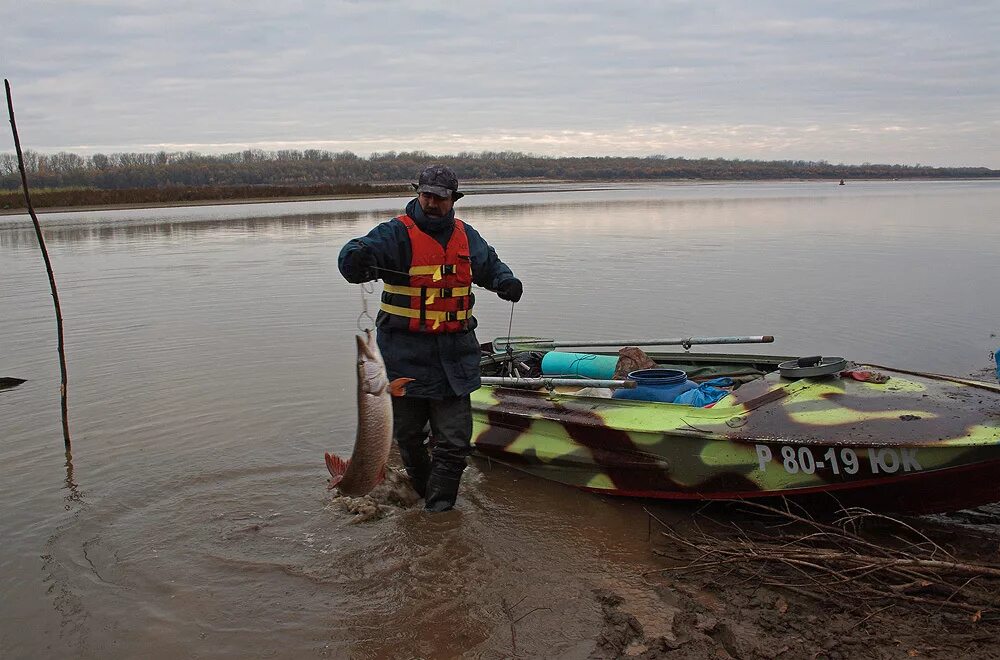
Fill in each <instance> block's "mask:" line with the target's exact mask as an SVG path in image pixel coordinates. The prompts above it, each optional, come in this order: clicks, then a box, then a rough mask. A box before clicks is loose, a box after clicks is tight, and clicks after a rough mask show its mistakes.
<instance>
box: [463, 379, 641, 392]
mask: <svg viewBox="0 0 1000 660" xmlns="http://www.w3.org/2000/svg"><path fill="white" fill-rule="evenodd" d="M481 380H482V383H483V385H499V386H500V387H521V388H532V389H537V388H540V387H561V386H564V385H567V386H570V387H574V386H577V387H635V386H636V382H635V381H634V380H595V379H590V378H545V377H544V376H543V377H541V378H510V377H507V376H483V377H482V379H481Z"/></svg>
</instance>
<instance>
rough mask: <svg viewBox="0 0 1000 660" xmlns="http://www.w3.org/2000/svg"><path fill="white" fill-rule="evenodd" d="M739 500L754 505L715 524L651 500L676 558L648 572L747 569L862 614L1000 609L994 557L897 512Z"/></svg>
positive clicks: (752, 575) (971, 613) (991, 612)
mask: <svg viewBox="0 0 1000 660" xmlns="http://www.w3.org/2000/svg"><path fill="white" fill-rule="evenodd" d="M739 504H740V505H742V506H744V507H745V508H746V509H748V510H750V511H751V512H753V513H757V514H759V515H758V516H757V517H756V518H755V519H752V520H751V521H749V522H747V523H745V524H740V525H735V526H734V525H732V524H729V525H721V527H722V529H723V531H722V532H714V531H706V529H707V527H706V526H703V525H698V524H694V525H692V527H693V529H687V528H686V529H684V530H677V529H674V528H673V527H672V526H671V525H669V524H667V523H666V522H664V521H663V520H661V519H659V518H657V517H655V516H653V514H652V513H650V512H649V511H648V510H647V513H648V514H649V516H650V517H651V519H652V520H655V521H656V522H657V523H658V524H659V525H660V526H661V527H662V532H661V533H662V535H663V536H664V537H665V538H666V539H668V541H669V545H670V546H671V550H670V552H669V553H668V552H666V551H657V554H660V555H663V556H670V557H671V558H672V559H673V560H674V561H673V562H672V563H674V564H675V565H673V566H668V567H665V568H661V569H658V570H657V571H651V572H648V573H646V574H645V575H647V576H648V575H652V574H653V573H685V574H694V573H703V572H711V574H712V576H713V579H719V578H720V577H728V576H730V575H735V576H736V577H737V578H740V577H741V576H743V579H753V580H755V581H757V582H758V583H759V584H763V585H768V586H771V587H776V588H779V589H787V590H788V591H791V592H794V593H797V594H801V595H803V596H808V597H810V598H814V599H817V600H821V601H826V602H829V603H833V604H837V605H841V606H844V607H848V608H851V609H856V610H859V611H862V612H867V613H868V617H871V616H874V615H875V614H877V613H878V612H879V611H881V610H884V609H887V608H888V607H891V606H892V605H893V604H896V605H900V606H909V607H918V608H922V609H927V608H932V609H934V610H936V611H940V612H945V611H952V612H957V613H959V614H961V615H962V616H966V617H967V618H968V620H971V621H972V622H973V623H975V622H978V621H980V620H981V619H982V618H983V616H984V615H988V616H989V617H991V618H993V619H995V618H997V616H998V615H1000V564H995V563H988V562H983V561H978V558H972V559H964V560H963V559H960V558H958V557H956V556H954V555H953V554H952V553H950V552H949V551H948V550H946V549H945V548H944V547H943V546H942V545H941V544H940V543H938V542H935V541H934V540H933V539H932V538H931V537H930V536H929V535H928V534H927V533H925V532H924V531H921V530H919V529H917V528H915V527H914V526H913V525H910V524H908V523H906V522H904V521H902V520H897V519H895V518H891V517H889V516H885V515H881V514H875V513H872V512H871V511H867V510H864V509H845V510H843V512H842V515H841V517H840V518H839V519H837V520H836V521H834V522H833V523H832V524H830V523H827V522H820V521H818V520H814V519H812V518H811V517H809V515H808V513H805V512H801V513H800V512H793V511H792V510H791V509H790V508H787V507H786V508H777V507H773V506H767V505H764V504H760V503H756V502H740V503H739ZM871 527H874V528H876V529H875V531H874V532H869V528H871ZM734 529H735V531H734ZM776 530H777V531H778V532H779V533H777V534H776V533H775V531H776ZM862 530H864V531H862ZM879 608H881V609H879ZM868 617H866V619H864V620H867V618H868Z"/></svg>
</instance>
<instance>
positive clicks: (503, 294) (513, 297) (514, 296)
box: [497, 277, 524, 303]
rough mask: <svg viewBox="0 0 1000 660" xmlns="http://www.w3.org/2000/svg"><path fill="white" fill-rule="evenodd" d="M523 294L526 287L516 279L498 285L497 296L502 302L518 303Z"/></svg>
mask: <svg viewBox="0 0 1000 660" xmlns="http://www.w3.org/2000/svg"><path fill="white" fill-rule="evenodd" d="M522 293H524V285H523V284H521V280H519V279H517V278H516V277H512V278H510V279H509V280H504V281H503V282H501V283H500V284H498V285H497V295H498V296H500V299H501V300H509V301H511V302H515V303H516V302H517V301H518V300H520V299H521V294H522Z"/></svg>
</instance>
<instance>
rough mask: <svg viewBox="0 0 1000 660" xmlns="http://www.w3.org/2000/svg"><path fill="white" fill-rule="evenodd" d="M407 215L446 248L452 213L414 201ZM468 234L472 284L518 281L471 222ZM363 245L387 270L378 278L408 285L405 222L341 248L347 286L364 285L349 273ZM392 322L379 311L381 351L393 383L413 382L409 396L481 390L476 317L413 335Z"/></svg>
mask: <svg viewBox="0 0 1000 660" xmlns="http://www.w3.org/2000/svg"><path fill="white" fill-rule="evenodd" d="M406 215H408V216H410V217H411V218H413V220H414V222H415V223H416V224H417V227H419V228H420V230H421V231H423V232H424V233H426V234H428V235H429V236H431V237H432V238H434V239H435V240H437V242H438V243H440V244H441V245H442V246H445V245H447V244H448V240H449V239H450V238H451V233H452V231H453V229H454V227H455V215H454V212H452V213H450V214H448V216H446V217H444V218H429V217H427V216H425V215H424V213H423V210H422V209H421V208H420V204H419V203H417V200H416V199H413V200H410V203H409V204H407V205H406ZM465 232H466V235H467V236H468V239H469V253H470V255H469V256H470V258H471V260H472V281H473V283H474V284H476V285H478V286H481V287H483V288H485V289H489V290H490V291H496V290H497V288H498V287H499V286H500V284H501V283H502V282H504V281H506V280H508V279H511V278H513V277H514V275H513V273H511V270H510V268H508V267H507V264H505V263H504V262H502V261H500V257H498V256H497V253H496V250H494V249H493V248H492V247H491V246H490V245H489V244H488V243H487V242H486V241H485V240H483V237H482V236H480V235H479V232H477V231H476V230H475V229H473V228H472V227H470V226H469V225H468V224H466V225H465ZM361 245H365V246H367V247H368V248H369V249H371V251H372V253H374V255H375V259H376V262H377V264H378V267H379V268H381V269H385V270H384V271H378V272H377V273H376V275H377V276H378V277H379V278H380V279H384V280H385V281H387V282H393V283H397V284H405V283H406V282H407V281H408V279H409V278H408V276H406V275H404V273H406V272H407V271H408V270H409V267H410V259H411V257H412V254H413V252H412V250H411V248H410V237H409V235H408V234H407V232H406V227H404V226H403V223H401V222H399V221H398V220H396V219H392V220H389V221H387V222H383V223H382V224H380V225H378V226H376V227H375V228H374V229H372V230H371V231H370V232H368V234H367V235H366V236H363V237H361V238H355V239H353V240H351V241H348V243H347V245H345V246H344V247H343V249H341V251H340V257H339V259H338V262H337V263H338V266H339V268H340V273H341V274H342V275H343V276H344V278H345V279H347V281H348V282H360V281H362V280H361V279H359V278H361V277H363V274H361V273H354V272H352V270H351V254H352V253H353V252H354V251H355V250H357V249H358V248H359V247H360V246H361ZM390 271H396V272H390ZM388 323H389V315H387V314H386V313H385V312H382V311H379V313H378V317H377V318H376V319H375V325H376V327H377V328H378V347H379V350H381V351H382V357H383V359H384V360H385V366H386V370H387V371H388V372H389V378H390V379H395V378H400V377H406V378H413V379H414V382H412V383H409V384H408V385H407V386H406V394H407V396H416V397H425V398H442V397H446V396H459V395H463V394H468V393H469V392H472V391H473V390H475V389H477V388H478V387H479V385H480V382H479V340H478V339H477V338H476V332H475V328H476V323H477V322H476V319H475V317H474V316H472V317H470V318H469V328H468V330H466V331H463V332H448V333H425V332H409V331H404V330H394V329H390V328H388V327H387V325H388Z"/></svg>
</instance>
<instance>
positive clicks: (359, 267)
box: [351, 245, 378, 283]
mask: <svg viewBox="0 0 1000 660" xmlns="http://www.w3.org/2000/svg"><path fill="white" fill-rule="evenodd" d="M376 266H378V261H376V260H375V253H374V252H372V251H371V248H369V247H368V246H367V245H361V246H360V247H359V248H358V249H357V250H355V251H354V252H352V253H351V281H352V282H354V283H360V282H367V281H369V280H373V279H375V267H376Z"/></svg>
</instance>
